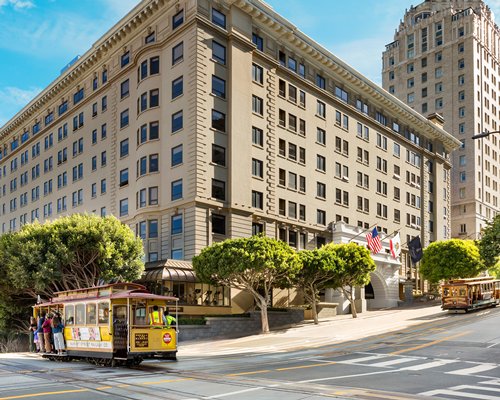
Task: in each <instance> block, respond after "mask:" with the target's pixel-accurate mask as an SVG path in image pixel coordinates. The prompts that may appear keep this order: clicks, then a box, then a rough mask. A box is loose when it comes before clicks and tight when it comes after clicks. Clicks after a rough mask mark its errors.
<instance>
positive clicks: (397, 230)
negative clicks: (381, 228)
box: [380, 228, 401, 240]
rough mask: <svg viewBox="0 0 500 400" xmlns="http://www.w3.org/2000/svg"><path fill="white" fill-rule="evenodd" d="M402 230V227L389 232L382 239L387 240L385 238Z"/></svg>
mask: <svg viewBox="0 0 500 400" xmlns="http://www.w3.org/2000/svg"><path fill="white" fill-rule="evenodd" d="M400 230H401V228H399V229H396V230H395V231H394V232H392V233H389V234H387V235H385V236H384V237H383V238H382V239H380V240H385V239H387V238H388V237H389V236H392V235H395V234H396V233H398V232H399V231H400Z"/></svg>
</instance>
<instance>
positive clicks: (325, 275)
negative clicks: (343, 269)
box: [296, 248, 338, 324]
mask: <svg viewBox="0 0 500 400" xmlns="http://www.w3.org/2000/svg"><path fill="white" fill-rule="evenodd" d="M298 254H299V258H300V261H301V264H302V268H301V270H300V272H299V273H298V275H297V277H296V280H297V287H298V288H299V289H302V291H303V292H304V298H305V300H306V302H307V303H308V304H310V305H311V308H312V314H313V319H314V323H315V324H318V311H317V304H318V301H319V300H318V297H319V291H320V290H322V289H324V288H326V287H328V282H329V281H331V280H332V279H333V278H334V277H335V275H336V269H337V268H338V259H337V255H336V254H335V253H334V252H332V251H325V250H324V249H323V248H320V249H314V250H303V251H301V252H299V253H298Z"/></svg>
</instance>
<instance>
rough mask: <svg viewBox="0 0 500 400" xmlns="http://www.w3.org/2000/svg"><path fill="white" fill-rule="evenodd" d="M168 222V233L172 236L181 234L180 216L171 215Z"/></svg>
mask: <svg viewBox="0 0 500 400" xmlns="http://www.w3.org/2000/svg"><path fill="white" fill-rule="evenodd" d="M170 222H171V223H170V233H171V234H172V235H177V234H179V233H182V214H179V215H173V216H172V218H171V221H170Z"/></svg>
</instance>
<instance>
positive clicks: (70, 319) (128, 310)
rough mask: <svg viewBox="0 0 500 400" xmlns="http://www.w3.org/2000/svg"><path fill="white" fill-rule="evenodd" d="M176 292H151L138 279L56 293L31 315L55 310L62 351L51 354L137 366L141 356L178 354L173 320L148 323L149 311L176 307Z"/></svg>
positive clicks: (38, 306)
mask: <svg viewBox="0 0 500 400" xmlns="http://www.w3.org/2000/svg"><path fill="white" fill-rule="evenodd" d="M177 301H178V299H177V298H176V297H172V296H160V295H155V294H152V293H150V292H148V291H147V290H146V288H145V287H144V286H143V285H139V284H136V283H115V284H109V285H103V286H97V287H91V288H85V289H75V290H68V291H64V292H57V293H55V296H54V297H53V298H52V299H51V300H50V301H48V302H45V303H40V304H36V305H35V306H34V316H35V317H38V316H40V314H41V313H42V312H44V311H45V312H46V313H47V314H49V313H55V312H59V313H60V314H61V316H62V318H61V319H62V321H63V324H64V331H63V332H64V339H65V344H66V352H65V353H63V354H62V355H57V354H43V356H44V357H46V358H49V359H64V360H73V359H86V360H88V361H90V362H93V363H95V364H99V365H116V364H127V365H138V364H140V363H141V362H142V360H143V359H148V358H162V359H171V360H175V359H176V354H177V333H178V331H177V325H176V326H174V327H170V326H167V325H164V324H163V323H161V324H151V315H153V312H156V313H159V315H160V316H161V315H163V312H164V311H165V310H169V311H170V310H172V311H173V310H175V317H176V319H177Z"/></svg>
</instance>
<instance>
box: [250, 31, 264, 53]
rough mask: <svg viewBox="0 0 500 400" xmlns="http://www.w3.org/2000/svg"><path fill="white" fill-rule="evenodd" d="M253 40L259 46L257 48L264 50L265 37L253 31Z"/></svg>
mask: <svg viewBox="0 0 500 400" xmlns="http://www.w3.org/2000/svg"><path fill="white" fill-rule="evenodd" d="M252 42H253V44H254V45H255V46H256V47H257V50H260V51H264V39H262V38H261V37H260V36H259V35H257V34H256V33H252Z"/></svg>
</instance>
